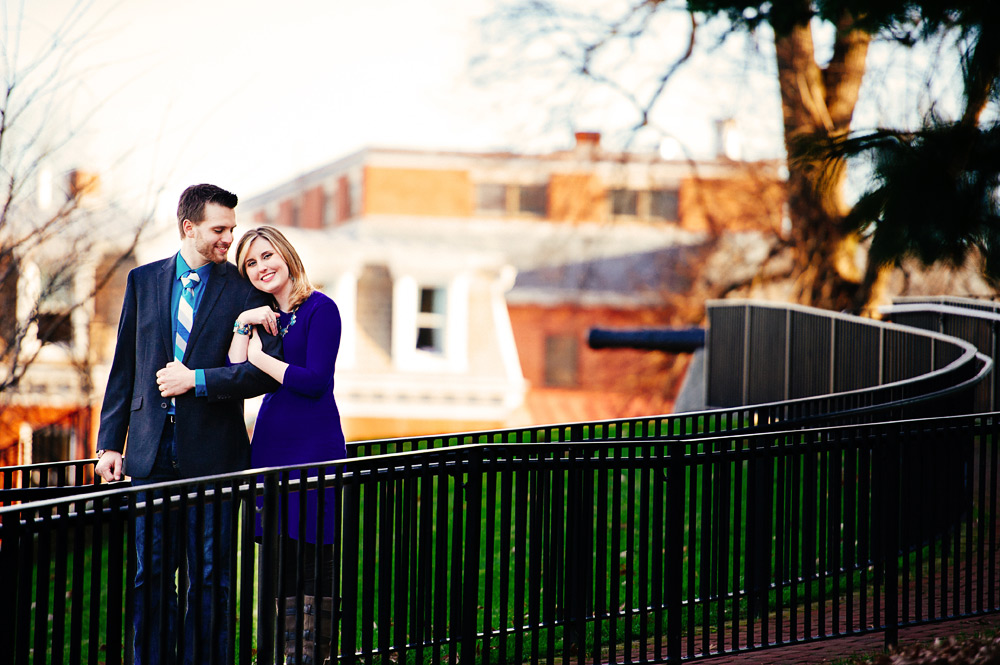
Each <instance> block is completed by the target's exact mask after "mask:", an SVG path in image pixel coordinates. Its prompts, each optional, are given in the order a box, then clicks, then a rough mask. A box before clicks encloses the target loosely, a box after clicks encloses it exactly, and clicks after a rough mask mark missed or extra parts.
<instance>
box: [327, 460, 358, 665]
mask: <svg viewBox="0 0 1000 665" xmlns="http://www.w3.org/2000/svg"><path fill="white" fill-rule="evenodd" d="M344 479H345V482H344V485H343V488H344V490H343V494H342V495H341V496H343V498H344V512H343V515H344V520H343V524H344V530H343V532H342V535H341V538H342V540H343V542H344V543H355V544H356V545H357V546H356V547H343V548H342V549H341V555H342V556H343V557H344V559H343V565H342V566H341V568H342V573H341V578H342V579H343V581H344V582H343V585H342V586H341V599H340V602H341V604H342V608H343V609H342V613H341V624H340V656H341V661H342V662H345V663H353V662H354V659H355V654H356V653H357V650H358V649H357V630H358V607H357V602H358V557H359V556H360V555H361V552H362V544H361V539H360V535H361V533H360V532H361V529H360V523H359V519H360V517H359V515H358V513H359V511H360V497H359V494H360V492H361V487H360V484H359V482H358V481H359V478H358V476H357V475H356V474H353V473H345V474H344ZM334 602H336V601H334ZM335 655H336V654H331V656H335Z"/></svg>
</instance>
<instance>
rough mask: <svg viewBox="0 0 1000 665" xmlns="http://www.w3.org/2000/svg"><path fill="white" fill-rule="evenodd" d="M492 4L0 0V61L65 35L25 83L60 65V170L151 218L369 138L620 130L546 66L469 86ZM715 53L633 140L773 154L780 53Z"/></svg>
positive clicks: (284, 173)
mask: <svg viewBox="0 0 1000 665" xmlns="http://www.w3.org/2000/svg"><path fill="white" fill-rule="evenodd" d="M499 2H500V0H424V1H423V2H419V3H415V2H412V1H410V0H366V1H365V2H346V1H344V0H287V1H285V2H275V1H274V0H267V1H264V0H171V1H170V2H158V1H154V0H0V8H2V9H3V14H2V17H0V18H2V20H3V23H2V24H0V28H2V30H3V34H2V35H0V48H2V50H3V52H2V55H3V62H2V63H0V64H2V65H3V67H4V69H5V73H7V72H10V71H18V70H19V68H21V69H23V68H24V66H25V65H26V64H30V63H31V62H32V58H33V57H34V56H35V55H36V54H37V53H38V52H39V51H38V49H39V48H40V47H41V45H43V44H45V43H48V40H50V39H51V36H52V35H53V34H59V35H60V36H61V39H60V49H59V50H58V51H57V53H58V54H60V55H61V56H64V57H62V59H61V60H60V59H53V58H48V62H50V63H51V62H55V63H57V65H55V66H54V67H53V68H52V70H49V69H46V68H45V67H43V68H41V69H39V70H36V71H35V72H34V73H33V76H34V77H35V79H34V81H39V80H44V79H40V78H38V77H40V76H43V75H45V74H48V73H51V71H55V70H57V71H56V78H55V80H56V81H57V85H56V86H55V87H54V95H53V99H54V100H57V103H55V104H53V105H52V106H51V107H50V106H45V107H44V108H45V109H46V114H45V117H47V118H48V120H49V126H50V127H53V126H54V127H58V128H62V127H71V128H74V130H75V132H74V138H73V140H72V142H71V143H69V144H66V146H65V147H64V148H63V150H62V151H61V159H63V168H83V169H87V170H95V171H97V172H98V173H99V174H100V175H101V177H102V181H103V183H104V190H105V191H106V192H113V193H114V195H115V196H119V197H121V198H123V199H124V200H125V201H126V202H128V204H130V205H131V207H133V208H142V207H143V206H149V205H150V203H149V201H150V200H151V199H152V198H154V197H156V198H157V201H158V203H157V204H156V209H157V210H158V211H160V215H161V216H169V215H170V212H171V211H172V210H173V209H174V207H175V205H176V200H177V197H178V195H179V194H180V192H181V191H182V190H183V188H184V187H185V186H187V185H189V184H193V183H196V182H213V183H215V184H219V185H221V186H223V187H226V188H228V189H231V190H232V191H234V192H236V193H237V194H239V195H240V196H241V197H244V198H249V197H251V196H253V195H255V194H258V193H260V192H262V191H264V190H266V189H268V188H270V187H272V186H275V185H278V184H280V183H282V182H285V181H288V180H290V179H293V178H295V177H296V176H297V175H300V174H302V173H306V172H308V171H310V170H311V169H313V168H316V167H318V166H321V165H323V164H326V163H329V162H331V161H334V160H336V159H339V158H341V157H344V156H346V155H348V154H350V153H352V152H355V151H357V150H359V149H361V148H364V147H367V146H381V147H412V148H425V149H442V150H444V149H459V150H471V151H487V150H496V149H509V150H513V151H519V152H539V151H546V150H552V149H557V148H566V147H569V146H570V145H571V144H572V140H573V139H572V133H573V131H574V130H587V131H602V132H605V135H606V136H607V135H608V134H610V133H611V130H612V129H621V127H623V126H627V125H628V124H629V123H630V122H631V120H630V116H629V114H630V112H631V113H632V114H634V108H631V107H629V105H628V104H627V103H626V102H624V100H622V99H621V98H620V97H618V98H615V97H614V95H611V96H609V94H608V93H607V92H604V93H593V92H587V93H581V92H580V91H579V89H574V88H572V87H568V88H567V87H563V86H560V85H558V84H556V85H553V79H552V78H551V75H552V72H551V71H550V72H549V73H548V75H549V76H550V78H549V79H546V78H545V76H544V75H543V76H540V77H537V76H536V77H535V78H532V77H531V76H527V77H523V78H519V77H513V78H508V79H507V80H506V81H505V82H501V83H500V84H493V85H490V86H486V85H482V84H477V83H476V81H475V77H474V75H473V73H472V71H471V70H470V61H471V60H472V58H473V57H474V56H475V55H477V54H480V53H482V52H483V49H484V44H483V39H484V33H483V31H482V30H481V26H482V19H483V17H485V16H487V15H490V14H491V13H492V12H495V11H496V9H497V7H498V3H499ZM577 2H588V3H590V4H591V5H594V6H598V7H600V6H602V5H604V6H614V5H615V2H613V0H577ZM571 4H572V6H574V7H576V6H577V3H571ZM620 4H621V3H618V5H620ZM581 13H582V12H581ZM687 21H688V19H686V18H685V17H684V16H683V15H678V16H677V17H676V22H674V23H671V21H670V20H668V21H665V22H661V23H658V24H657V26H656V29H657V30H661V31H662V35H656V38H655V39H653V40H652V41H651V42H650V43H651V44H652V48H653V49H654V51H655V53H652V54H650V55H651V56H656V55H660V54H661V52H665V53H666V54H667V60H669V58H670V57H673V53H680V51H681V50H682V49H683V46H684V37H685V31H684V24H685V23H686V22H687ZM494 34H495V33H494ZM507 37H508V39H506V47H507V48H510V45H511V44H514V47H513V48H515V49H516V48H517V36H516V35H514V39H513V41H511V40H510V39H509V37H511V35H509V34H508V35H507ZM501 41H504V40H501ZM559 47H560V45H559V44H557V43H556V42H555V41H554V42H553V46H552V48H559ZM485 48H487V49H489V48H490V46H489V45H487V46H486V47H485ZM542 48H543V52H542V54H541V55H542V56H543V59H544V56H545V55H546V53H544V48H545V47H544V46H543V47H542ZM727 49H728V50H727ZM508 53H509V52H508ZM64 54H65V55H64ZM617 55H622V56H623V57H624V55H626V54H615V53H613V52H612V53H609V54H608V55H607V57H608V58H609V60H610V62H611V70H612V71H614V72H615V73H616V75H618V74H620V75H621V76H622V77H623V79H628V81H627V82H628V83H629V84H630V85H631V84H634V85H635V86H636V87H637V89H642V86H643V85H644V84H646V85H648V82H649V81H650V80H652V79H653V78H654V77H655V75H657V74H658V73H659V71H662V62H663V61H664V60H663V59H660V60H659V61H657V60H656V58H655V57H652V58H651V61H652V64H651V66H650V67H649V69H648V70H643V68H642V67H629V68H624V67H621V68H618V69H615V67H614V58H615V57H617ZM720 55H721V56H722V57H721V58H720V57H718V56H720ZM715 56H716V57H714V59H712V58H710V56H708V55H704V54H700V55H699V56H698V57H696V58H695V59H693V60H692V62H691V63H689V65H686V66H685V71H684V73H683V75H681V76H679V77H678V79H677V80H676V81H675V82H672V83H671V84H670V86H669V88H668V90H667V95H666V96H665V98H664V102H663V103H662V104H661V105H660V106H659V107H658V112H657V123H658V128H657V132H654V136H653V137H652V139H651V141H652V143H651V144H649V145H641V141H639V144H637V145H636V147H638V148H647V149H650V148H651V149H656V148H658V147H659V146H660V144H661V143H663V141H664V139H667V138H670V137H673V138H676V139H679V140H680V141H682V142H684V144H685V145H686V147H687V149H688V150H690V151H691V154H693V155H694V156H706V155H709V154H711V153H712V152H713V151H714V149H715V121H716V120H719V119H722V118H724V117H734V118H736V120H737V121H738V122H737V129H739V130H740V133H741V136H742V137H743V140H744V144H745V150H744V155H745V156H747V157H775V156H781V134H780V131H781V130H780V107H779V106H778V101H777V95H776V84H775V82H774V77H773V72H772V71H769V68H770V67H772V66H773V56H771V55H769V54H768V52H767V48H766V47H765V48H764V49H763V50H760V49H759V48H758V46H756V45H754V44H753V43H751V42H749V41H744V42H739V41H735V42H730V43H729V44H728V45H727V47H726V48H725V49H716V50H715ZM498 61H499V62H500V63H503V62H504V56H501V57H500V58H499V59H498ZM723 63H725V64H723ZM14 65H16V66H14ZM560 77H562V78H564V79H569V78H571V77H570V76H569V75H568V74H566V72H562V73H561V74H560V72H558V71H556V72H555V79H554V80H556V81H558V80H559V79H560ZM898 78H899V80H905V76H901V77H898ZM872 80H873V81H874V83H873V85H876V86H878V85H882V86H883V87H885V86H884V80H883V83H882V84H880V83H878V79H877V78H875V77H872ZM31 82H32V80H26V84H27V83H31ZM28 88H30V86H28V85H25V89H28ZM559 105H561V106H562V108H563V111H562V115H559V114H558V113H553V112H552V110H551V108H550V107H555V106H559ZM36 106H37V104H36ZM566 109H569V110H568V112H567V111H566ZM53 120H54V122H53ZM151 192H152V193H151Z"/></svg>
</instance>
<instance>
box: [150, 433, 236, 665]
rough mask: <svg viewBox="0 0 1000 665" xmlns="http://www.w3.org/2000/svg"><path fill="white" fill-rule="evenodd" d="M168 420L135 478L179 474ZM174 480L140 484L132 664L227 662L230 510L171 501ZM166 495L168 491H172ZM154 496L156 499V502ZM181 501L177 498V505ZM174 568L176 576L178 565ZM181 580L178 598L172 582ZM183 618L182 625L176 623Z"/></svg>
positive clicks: (160, 478) (176, 489)
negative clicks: (146, 467)
mask: <svg viewBox="0 0 1000 665" xmlns="http://www.w3.org/2000/svg"><path fill="white" fill-rule="evenodd" d="M179 479H180V475H179V472H178V467H177V446H176V441H175V438H174V425H173V423H171V422H169V421H168V422H167V424H166V425H165V426H164V428H163V434H162V436H161V437H160V443H159V448H158V451H157V454H156V461H155V463H154V465H153V471H152V473H151V474H150V475H149V476H148V477H146V478H141V479H133V480H132V484H133V485H134V486H145V485H152V484H154V483H162V482H166V481H173V480H179ZM183 491H185V490H184V489H183V488H181V487H180V486H175V487H171V488H169V489H163V488H153V489H151V490H148V491H143V492H139V493H138V495H137V497H136V498H137V501H139V502H145V504H146V507H145V509H144V510H143V509H140V510H139V511H138V512H137V515H136V521H135V548H136V575H135V596H134V597H135V603H134V610H133V612H134V614H133V626H134V628H135V638H134V644H133V647H134V650H135V651H134V653H135V661H134V662H135V663H136V665H176V664H177V663H184V665H195V664H197V665H209V664H210V663H229V662H230V659H231V656H230V639H229V630H230V614H231V612H230V593H229V591H230V577H231V576H230V565H231V564H230V560H231V552H232V545H233V543H232V521H233V520H232V511H231V506H229V505H228V504H227V503H223V506H222V510H221V511H218V512H219V513H220V514H221V518H220V516H219V515H216V511H215V510H213V506H212V505H211V504H206V505H205V506H203V507H202V508H200V509H199V507H198V506H197V504H196V503H195V502H189V503H190V505H188V507H187V508H186V509H185V508H182V507H178V503H177V498H176V497H177V495H178V494H179V493H181V492H183ZM171 495H173V498H172V499H171V498H170V497H171ZM157 499H163V500H164V501H163V503H161V504H160V505H153V504H155V503H157ZM183 505H184V504H183V503H182V504H181V506H183ZM178 572H180V575H179V576H178V575H177V573H178ZM175 579H178V580H180V582H181V584H182V585H183V584H185V582H186V596H185V602H184V604H183V605H179V604H178V594H177V585H176V583H175ZM178 625H183V626H184V630H183V631H182V632H178V631H177V627H178Z"/></svg>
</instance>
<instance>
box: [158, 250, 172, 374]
mask: <svg viewBox="0 0 1000 665" xmlns="http://www.w3.org/2000/svg"><path fill="white" fill-rule="evenodd" d="M176 272H177V255H176V254H175V255H174V256H173V257H171V258H169V259H167V260H165V261H164V262H163V267H162V268H161V269H160V274H159V275H158V276H157V282H156V311H157V312H159V313H160V314H159V319H160V338H161V339H162V341H163V350H164V351H165V352H166V354H167V357H168V358H170V359H171V360H173V359H174V321H173V311H172V310H173V307H172V303H171V298H170V296H171V295H172V293H173V291H172V290H173V287H174V279H175V277H176Z"/></svg>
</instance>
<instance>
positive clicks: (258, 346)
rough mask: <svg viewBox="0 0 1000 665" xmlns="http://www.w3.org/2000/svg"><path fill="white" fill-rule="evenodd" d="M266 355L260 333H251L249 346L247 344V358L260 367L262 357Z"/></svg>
mask: <svg viewBox="0 0 1000 665" xmlns="http://www.w3.org/2000/svg"><path fill="white" fill-rule="evenodd" d="M266 355H267V354H266V353H264V343H263V342H262V341H261V339H260V335H259V334H257V333H256V331H255V332H253V333H251V334H250V341H249V346H247V360H249V361H250V362H251V363H253V364H254V365H256V366H257V367H260V362H259V361H260V358H261V356H266Z"/></svg>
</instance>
